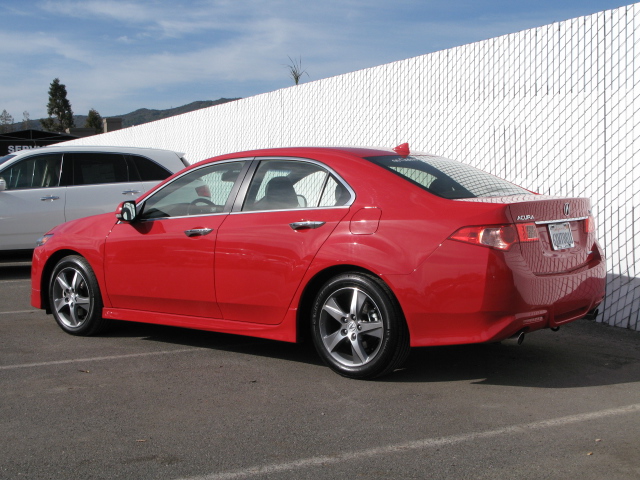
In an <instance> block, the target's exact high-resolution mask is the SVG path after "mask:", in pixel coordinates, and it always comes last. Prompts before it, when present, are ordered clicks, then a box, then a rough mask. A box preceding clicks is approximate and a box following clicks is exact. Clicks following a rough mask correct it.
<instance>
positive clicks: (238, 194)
mask: <svg viewBox="0 0 640 480" xmlns="http://www.w3.org/2000/svg"><path fill="white" fill-rule="evenodd" d="M590 209H591V206H590V202H589V200H588V199H586V198H560V197H552V196H546V195H537V194H535V193H532V192H530V191H528V190H525V189H523V188H520V187H518V186H516V185H513V184H511V183H509V182H507V181H505V180H502V179H500V178H497V177H495V176H493V175H490V174H488V173H485V172H482V171H480V170H477V169H475V168H472V167H470V166H468V165H465V164H462V163H459V162H456V161H453V160H448V159H445V158H442V157H438V156H433V155H426V154H420V153H412V152H410V151H409V148H408V146H407V145H406V144H404V145H401V146H399V147H396V148H395V149H393V150H384V149H365V148H279V149H268V150H256V151H249V152H241V153H235V154H229V155H222V156H219V157H216V158H212V159H209V160H205V161H202V162H199V163H197V164H195V165H192V166H191V167H188V168H186V169H185V170H182V171H181V172H178V173H176V174H174V175H173V176H172V177H170V178H169V179H167V180H166V181H164V182H163V183H161V184H160V185H158V186H157V187H156V188H154V189H152V190H151V191H149V192H148V193H146V194H144V195H143V196H142V197H140V198H139V199H138V200H136V201H127V202H123V203H122V204H121V205H120V206H118V208H117V209H116V211H115V215H114V214H113V213H111V214H103V215H96V216H93V217H88V218H83V219H79V220H74V221H71V222H67V223H64V224H62V225H60V226H57V227H55V228H54V229H52V230H51V231H49V232H48V233H47V234H46V235H44V236H43V237H42V238H41V239H40V240H39V241H38V247H37V248H36V250H35V252H34V255H33V266H32V280H31V282H32V297H31V302H32V305H33V306H35V307H37V308H42V309H46V310H47V312H49V313H53V316H54V318H55V319H56V321H57V323H58V324H59V325H60V327H61V328H62V329H63V330H64V331H66V332H68V333H70V334H74V335H92V334H96V333H98V332H100V331H103V330H104V328H105V327H107V326H108V324H109V322H110V320H113V319H117V320H129V321H134V322H146V323H157V324H163V325H174V326H181V327H188V328H195V329H203V330H211V331H216V332H226V333H233V334H242V335H251V336H256V337H263V338H270V339H276V340H283V341H287V342H297V341H300V340H301V339H302V338H303V337H304V336H306V334H310V336H311V338H312V339H313V343H314V345H315V348H316V349H317V351H318V353H319V355H320V357H321V358H322V360H323V361H324V362H325V363H326V364H327V365H328V366H329V367H330V368H332V369H333V370H334V371H336V372H337V373H339V374H341V375H344V376H347V377H351V378H373V377H377V376H380V375H383V374H386V373H389V372H390V371H392V370H394V369H396V368H398V367H399V366H400V365H401V364H402V363H403V361H404V360H405V359H406V357H407V355H408V353H409V348H410V347H413V346H429V345H451V344H464V343H479V342H498V341H501V340H504V339H507V338H513V337H519V339H520V340H522V338H523V336H524V334H525V333H526V334H528V333H530V332H533V331H535V330H539V329H543V328H552V329H557V328H558V327H559V326H560V325H562V324H564V323H567V322H570V321H572V320H576V319H579V318H584V317H591V318H593V317H594V316H595V315H596V314H597V307H598V305H599V304H600V303H601V302H602V299H603V297H604V288H605V273H606V268H605V260H604V255H603V252H602V249H601V248H600V246H599V245H598V242H597V241H596V235H595V225H594V219H593V216H592V215H591V210H590Z"/></svg>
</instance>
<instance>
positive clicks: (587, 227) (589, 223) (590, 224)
mask: <svg viewBox="0 0 640 480" xmlns="http://www.w3.org/2000/svg"><path fill="white" fill-rule="evenodd" d="M595 231H596V221H595V220H594V218H593V215H589V216H588V217H587V218H585V219H584V233H593V232H595Z"/></svg>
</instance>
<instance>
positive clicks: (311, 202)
mask: <svg viewBox="0 0 640 480" xmlns="http://www.w3.org/2000/svg"><path fill="white" fill-rule="evenodd" d="M344 192H346V195H345V194H344ZM350 197H351V195H350V193H349V191H348V190H347V189H346V187H344V186H343V185H342V184H341V183H339V182H338V181H336V179H335V178H334V177H333V176H332V175H331V174H330V173H329V172H328V171H327V170H325V169H324V168H322V167H321V166H319V165H316V164H313V163H307V162H301V161H293V160H290V161H287V160H263V161H261V162H260V165H259V166H258V169H257V170H256V173H255V175H254V177H253V179H252V181H251V184H250V185H249V190H248V193H247V198H246V200H245V203H244V205H243V207H242V210H243V211H254V210H289V209H296V208H317V207H332V206H337V205H344V204H345V203H347V201H348V200H349V199H350Z"/></svg>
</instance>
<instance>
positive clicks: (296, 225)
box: [289, 220, 326, 230]
mask: <svg viewBox="0 0 640 480" xmlns="http://www.w3.org/2000/svg"><path fill="white" fill-rule="evenodd" d="M325 223H326V222H312V221H309V220H305V221H303V222H293V223H290V224H289V226H290V227H291V228H293V229H294V230H307V229H309V228H320V227H321V226H322V225H324V224H325Z"/></svg>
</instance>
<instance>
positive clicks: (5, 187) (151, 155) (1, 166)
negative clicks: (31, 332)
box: [0, 145, 188, 253]
mask: <svg viewBox="0 0 640 480" xmlns="http://www.w3.org/2000/svg"><path fill="white" fill-rule="evenodd" d="M183 155H184V154H182V153H177V152H172V151H169V150H158V149H151V148H131V147H86V146H85V147H82V146H65V145H59V146H51V147H45V148H38V149H33V150H23V151H21V152H18V153H16V154H10V155H6V156H4V157H1V158H0V218H1V219H2V227H1V228H0V253H6V252H7V251H11V252H12V253H17V252H15V251H20V250H26V251H30V250H33V249H34V248H35V242H36V240H37V239H38V238H39V237H40V236H42V234H43V233H45V232H47V231H48V230H49V229H51V228H53V227H54V226H56V225H58V224H59V223H64V222H65V221H68V220H74V219H76V218H81V217H86V216H89V215H95V214H98V213H105V212H113V210H114V209H115V207H116V206H117V205H118V204H119V203H120V202H122V201H123V199H126V198H137V197H138V196H139V195H140V194H142V193H144V192H146V191H147V190H149V189H150V188H151V187H153V186H155V185H156V184H158V182H159V181H160V180H164V179H165V178H167V177H169V176H170V175H171V174H173V173H175V172H177V171H179V170H182V169H183V168H184V167H186V166H188V163H187V162H186V160H185V159H184V158H183Z"/></svg>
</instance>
